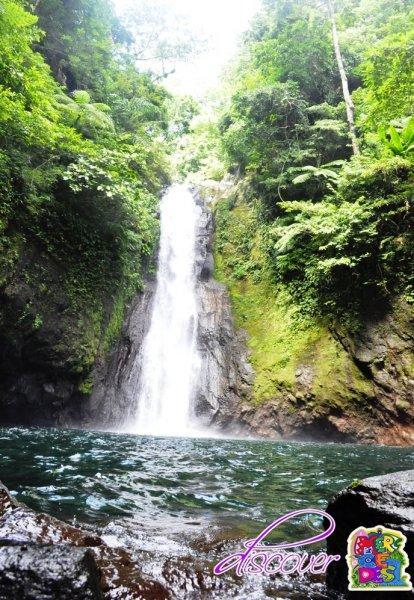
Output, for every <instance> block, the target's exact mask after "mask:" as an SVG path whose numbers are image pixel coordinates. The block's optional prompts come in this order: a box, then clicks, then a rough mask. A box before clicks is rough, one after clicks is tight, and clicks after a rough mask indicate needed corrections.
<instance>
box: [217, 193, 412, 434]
mask: <svg viewBox="0 0 414 600" xmlns="http://www.w3.org/2000/svg"><path fill="white" fill-rule="evenodd" d="M245 192H246V186H245V184H240V185H239V186H238V188H236V189H232V190H228V191H227V192H226V194H225V195H224V197H223V196H221V197H220V198H219V199H218V200H217V201H216V203H215V220H216V235H215V265H216V271H215V277H216V278H217V279H218V280H219V281H221V282H223V283H225V284H226V285H227V286H228V289H229V292H230V296H231V301H232V306H233V311H234V315H235V321H236V326H237V327H239V328H242V329H245V330H246V331H247V334H248V337H247V340H248V341H247V344H248V347H249V351H250V362H251V365H252V366H253V369H254V371H255V377H254V383H253V388H252V392H251V398H250V402H249V403H245V402H244V403H241V404H240V405H239V408H238V418H239V420H240V422H242V423H245V424H246V425H247V427H248V428H251V430H253V431H254V432H256V433H261V434H264V435H269V436H278V435H281V436H284V437H297V438H300V437H304V436H305V437H306V436H309V437H313V438H314V437H317V438H318V437H319V438H328V439H329V438H332V439H343V440H352V439H360V440H363V441H369V440H376V441H379V442H383V443H395V444H400V443H401V444H404V443H410V442H412V440H413V439H414V438H413V436H414V426H413V422H414V421H413V416H414V415H413V404H412V399H413V392H414V388H413V385H414V381H413V362H412V360H413V348H414V318H413V314H412V310H411V307H409V306H408V305H406V304H405V303H404V302H402V301H401V300H398V301H397V300H396V301H395V305H394V307H393V308H391V309H389V310H386V311H382V310H380V308H378V307H377V308H375V306H374V304H373V306H372V311H371V312H367V313H365V314H361V315H360V319H359V320H358V322H356V321H355V319H353V320H352V323H349V322H348V323H346V322H345V323H344V322H342V323H341V322H340V321H339V320H335V319H333V318H327V317H326V318H323V317H322V316H321V315H320V314H316V313H313V314H312V312H310V311H304V310H303V306H301V305H300V304H299V303H298V301H297V300H296V299H295V297H293V296H292V294H291V292H290V290H289V286H287V285H286V284H283V283H280V282H279V283H275V282H274V277H273V276H272V273H271V272H270V271H269V269H268V267H267V264H268V263H267V260H266V256H265V254H264V252H263V231H261V227H260V219H259V218H258V216H257V210H256V209H257V206H256V207H255V204H254V202H253V203H252V202H250V201H248V200H247V199H246V193H245Z"/></svg>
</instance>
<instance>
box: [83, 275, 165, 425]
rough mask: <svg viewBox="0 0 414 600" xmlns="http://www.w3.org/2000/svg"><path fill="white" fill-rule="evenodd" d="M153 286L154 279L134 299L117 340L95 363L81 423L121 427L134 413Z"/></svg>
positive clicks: (148, 324)
mask: <svg viewBox="0 0 414 600" xmlns="http://www.w3.org/2000/svg"><path fill="white" fill-rule="evenodd" d="M155 286H156V283H155V281H148V282H147V285H146V288H145V291H144V292H142V293H140V294H138V295H137V296H136V297H135V298H134V300H133V301H132V303H131V305H130V306H129V308H128V310H127V314H126V319H125V321H124V325H123V328H122V333H121V337H120V340H119V341H118V343H117V344H116V346H115V347H114V348H113V349H112V351H111V352H110V353H109V355H108V356H107V358H106V360H105V361H102V362H101V363H100V364H98V365H96V367H95V372H94V387H93V391H92V394H91V396H90V398H89V399H88V400H87V401H86V402H84V404H83V406H82V413H81V414H82V416H81V421H80V422H81V425H83V426H85V427H111V428H113V427H118V426H119V427H122V425H124V424H125V423H127V422H128V420H129V419H130V417H131V415H133V414H134V412H135V409H136V399H137V394H136V390H137V387H138V381H139V378H140V375H141V369H140V361H139V360H138V359H139V352H140V349H141V346H142V343H143V341H144V338H145V335H146V333H147V331H148V329H149V326H150V318H151V310H152V301H153V298H154V293H155ZM75 424H76V423H75Z"/></svg>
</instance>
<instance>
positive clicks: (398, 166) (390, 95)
mask: <svg viewBox="0 0 414 600" xmlns="http://www.w3.org/2000/svg"><path fill="white" fill-rule="evenodd" d="M332 4H333V7H334V11H335V22H336V26H337V29H338V31H339V42H340V48H341V52H342V58H343V62H344V65H345V70H346V75H347V78H348V85H349V89H350V91H351V93H352V99H353V104H354V105H355V121H356V134H357V138H358V145H359V147H360V151H361V154H360V155H358V156H354V155H353V151H352V145H351V139H350V129H349V127H348V123H347V116H346V111H345V103H344V96H343V93H342V91H343V90H342V87H341V79H340V76H339V70H338V65H337V63H336V60H335V52H334V45H333V36H332V28H331V22H330V19H329V11H328V8H329V2H328V0H326V1H325V0H305V1H302V0H263V9H262V11H261V12H260V14H259V15H258V16H257V18H256V19H255V21H254V22H253V24H252V26H251V28H250V31H249V32H248V33H247V34H246V35H245V38H244V41H243V44H242V47H241V51H240V55H239V57H238V59H237V61H236V62H235V64H234V65H233V67H232V69H231V71H230V73H227V75H226V81H225V83H223V96H224V100H223V101H222V103H221V106H220V109H219V110H218V111H217V112H216V115H217V116H216V123H217V127H218V130H219V132H220V137H219V139H218V142H217V143H216V145H215V150H214V157H215V156H217V154H219V156H220V160H221V162H222V165H223V168H225V169H226V170H228V171H230V172H231V173H233V174H234V175H235V177H236V181H241V180H242V181H244V182H248V191H247V192H246V186H244V194H243V200H241V195H240V194H239V195H238V198H235V199H234V202H233V203H236V204H237V203H240V202H247V204H249V205H250V206H251V207H253V208H254V210H255V212H256V214H257V217H258V220H257V226H256V231H255V233H254V236H255V238H256V239H258V240H259V241H258V242H257V243H256V246H257V244H259V246H260V248H261V251H262V252H263V253H264V259H263V265H262V267H263V275H262V277H263V278H264V279H269V277H270V279H271V280H272V281H273V282H282V283H284V284H286V285H287V286H288V287H289V290H290V292H291V293H292V294H293V295H294V297H295V298H296V300H297V301H298V302H299V303H300V304H301V306H302V308H303V309H304V310H305V311H307V312H312V313H318V314H321V315H325V316H329V317H334V318H342V317H345V318H347V317H348V316H349V315H351V314H353V315H355V314H356V315H358V314H360V312H361V310H366V309H367V308H368V307H372V305H376V306H378V305H382V306H383V307H386V306H387V304H388V303H390V302H392V300H393V298H394V297H395V296H397V295H400V294H402V295H403V296H404V297H405V298H406V299H408V300H413V299H414V296H413V290H414V288H413V264H414V260H413V259H414V255H413V247H414V245H413V242H414V239H413V216H414V213H413V202H414V200H413V192H414V146H413V140H414V137H413V136H414V118H413V115H414V63H413V60H414V45H413V40H414V37H413V36H414V3H413V1H412V0H396V1H394V0H392V1H391V0H336V2H334V3H332ZM195 134H196V132H195ZM214 160H215V158H214ZM224 235H225V233H224ZM225 260H226V259H225V257H224V261H225ZM240 261H241V262H243V259H240ZM240 261H239V264H238V266H237V269H236V270H233V268H232V265H231V264H229V265H228V273H229V274H231V275H232V276H233V277H234V278H236V279H237V278H240V277H244V276H247V275H248V274H249V273H250V274H251V273H254V275H255V277H256V278H257V277H259V276H260V275H258V272H257V271H258V266H257V261H256V260H254V257H253V259H252V255H251V254H249V253H248V255H247V256H246V257H245V261H244V262H243V265H241V264H240ZM269 274H270V275H269Z"/></svg>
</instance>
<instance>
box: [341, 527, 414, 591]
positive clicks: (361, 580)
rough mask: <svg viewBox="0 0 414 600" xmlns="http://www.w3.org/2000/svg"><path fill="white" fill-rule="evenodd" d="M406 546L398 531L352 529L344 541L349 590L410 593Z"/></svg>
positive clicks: (381, 528)
mask: <svg viewBox="0 0 414 600" xmlns="http://www.w3.org/2000/svg"><path fill="white" fill-rule="evenodd" d="M406 543H407V538H406V537H405V536H404V535H403V534H402V533H401V532H400V531H395V530H394V529H387V528H386V527H382V526H381V525H377V526H376V527H373V528H371V529H366V528H365V527H359V528H358V529H355V531H353V532H352V533H351V535H350V536H349V538H348V554H347V562H348V568H349V572H348V578H349V590H351V591H356V590H358V591H365V592H373V591H376V590H381V591H387V590H389V591H393V592H395V591H405V592H407V591H410V590H411V589H412V584H411V580H410V575H408V573H406V572H405V570H406V568H407V567H408V565H409V562H408V556H407V553H406V552H405V550H404V547H405V544H406Z"/></svg>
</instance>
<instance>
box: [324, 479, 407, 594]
mask: <svg viewBox="0 0 414 600" xmlns="http://www.w3.org/2000/svg"><path fill="white" fill-rule="evenodd" d="M327 512H328V513H329V514H330V515H332V517H333V518H334V519H335V521H336V530H335V532H334V533H333V535H332V536H331V537H330V538H329V539H328V553H329V554H339V555H340V556H341V557H342V559H341V560H340V561H339V562H335V563H332V564H331V566H330V568H329V570H328V575H327V584H328V586H329V587H330V588H331V589H332V590H335V591H339V592H343V593H347V590H348V568H347V564H346V560H345V556H346V553H347V540H348V536H349V535H350V534H351V533H352V532H353V531H354V530H355V529H357V528H358V527H375V526H377V525H382V526H384V527H388V528H390V529H396V530H397V531H401V532H402V533H403V534H404V535H405V536H406V537H407V545H406V548H405V550H406V552H407V554H408V556H409V557H410V559H411V560H410V566H409V567H408V569H407V572H408V573H409V574H410V575H411V579H412V581H414V562H413V560H412V557H413V556H414V471H406V472H402V473H392V474H390V475H383V476H380V477H371V478H369V479H364V480H363V481H361V482H359V483H357V484H355V485H352V486H351V487H350V488H348V489H346V490H344V491H343V492H341V493H340V494H338V495H337V496H336V497H335V498H334V499H333V500H332V501H331V502H330V503H329V505H328V508H327ZM348 595H349V597H350V598H358V597H361V598H364V597H365V596H366V594H364V593H361V594H360V593H359V592H350V593H348ZM412 596H413V594H412V593H411V594H410V593H407V592H405V593H404V597H407V598H410V597H412ZM381 597H384V598H393V597H395V598H400V597H402V593H401V592H396V593H390V592H387V593H383V594H380V593H379V592H375V598H381Z"/></svg>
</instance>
